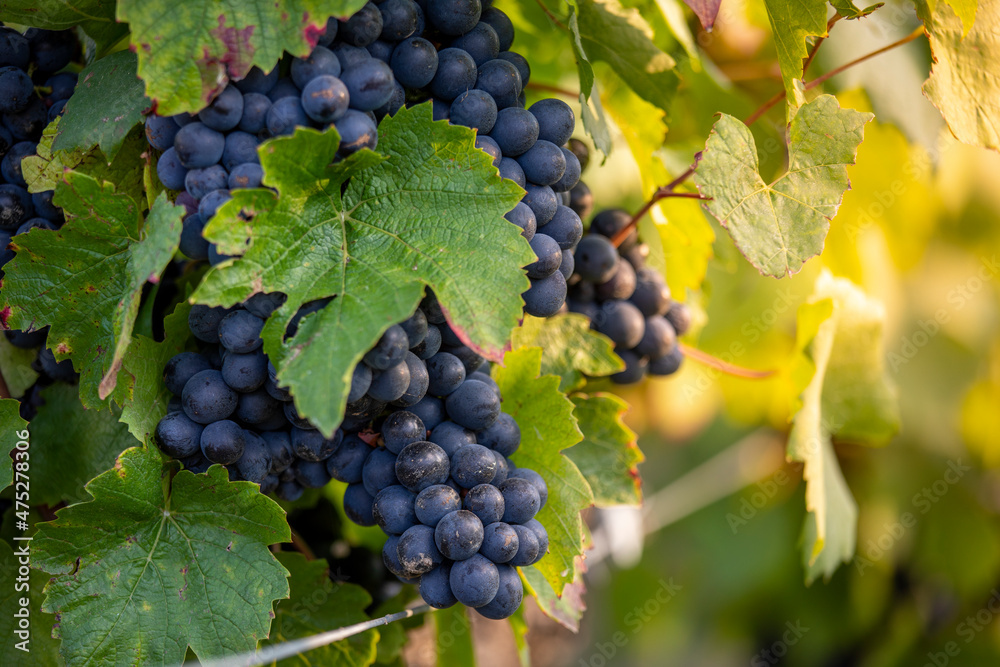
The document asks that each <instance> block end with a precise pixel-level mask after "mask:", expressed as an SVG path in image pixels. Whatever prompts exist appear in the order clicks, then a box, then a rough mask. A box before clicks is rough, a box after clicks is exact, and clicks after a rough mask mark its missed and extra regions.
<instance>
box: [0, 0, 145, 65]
mask: <svg viewBox="0 0 1000 667" xmlns="http://www.w3.org/2000/svg"><path fill="white" fill-rule="evenodd" d="M0 21H3V22H5V23H8V22H9V23H15V24H18V25H30V26H33V27H35V28H44V29H46V30H68V29H70V28H75V27H76V26H80V28H82V29H83V31H84V32H85V33H87V36H88V37H90V38H91V39H92V40H94V42H95V43H96V44H97V47H98V48H97V52H98V55H100V54H102V53H104V52H106V51H107V50H108V49H109V48H111V47H112V46H114V45H115V43H116V42H118V40H120V39H121V38H122V37H124V36H125V35H126V34H127V33H128V26H127V25H125V24H124V23H116V22H115V2H114V0H5V2H4V3H3V4H0Z"/></svg>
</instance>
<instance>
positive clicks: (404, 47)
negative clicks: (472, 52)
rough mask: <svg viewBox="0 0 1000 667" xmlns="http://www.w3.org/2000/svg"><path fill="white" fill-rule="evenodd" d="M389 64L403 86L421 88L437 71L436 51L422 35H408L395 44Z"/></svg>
mask: <svg viewBox="0 0 1000 667" xmlns="http://www.w3.org/2000/svg"><path fill="white" fill-rule="evenodd" d="M473 64H475V63H473ZM389 66H390V67H391V68H392V73H393V75H394V76H395V78H396V81H398V82H399V83H400V84H402V85H403V86H405V87H407V88H423V87H425V86H427V85H428V84H430V82H431V81H432V80H433V79H434V75H435V74H436V73H437V71H438V52H437V49H435V48H434V45H433V44H431V43H430V42H428V41H427V40H426V39H424V38H423V37H410V38H409V39H406V40H404V41H403V42H400V43H399V44H397V45H396V48H395V49H394V50H393V52H392V58H390V59H389Z"/></svg>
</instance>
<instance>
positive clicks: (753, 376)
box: [677, 341, 777, 380]
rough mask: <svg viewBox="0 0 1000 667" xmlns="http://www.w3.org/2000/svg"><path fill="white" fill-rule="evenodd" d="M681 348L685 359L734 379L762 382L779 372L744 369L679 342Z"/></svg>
mask: <svg viewBox="0 0 1000 667" xmlns="http://www.w3.org/2000/svg"><path fill="white" fill-rule="evenodd" d="M677 344H678V345H680V347H681V352H683V353H684V356H685V357H690V358H692V359H694V360H695V361H697V362H699V363H702V364H705V365H706V366H709V367H711V368H714V369H716V370H718V371H721V372H723V373H725V374H726V375H732V376H734V377H740V378H747V379H750V380H761V379H763V378H766V377H771V376H772V375H774V374H775V373H776V372H777V371H774V370H770V371H755V370H753V369H750V368H743V367H742V366H737V365H736V364H731V363H729V362H728V361H723V360H722V359H719V358H718V357H713V356H712V355H711V354H709V353H708V352H703V351H701V350H699V349H698V348H696V347H691V346H690V345H685V344H684V343H681V342H679V341H678V343H677Z"/></svg>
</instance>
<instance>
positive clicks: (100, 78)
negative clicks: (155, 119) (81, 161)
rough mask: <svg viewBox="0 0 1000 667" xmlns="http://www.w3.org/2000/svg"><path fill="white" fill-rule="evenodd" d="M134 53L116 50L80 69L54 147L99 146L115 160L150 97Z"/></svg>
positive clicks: (65, 148)
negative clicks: (137, 66) (137, 71)
mask: <svg viewBox="0 0 1000 667" xmlns="http://www.w3.org/2000/svg"><path fill="white" fill-rule="evenodd" d="M136 63H137V60H136V56H135V54H134V53H132V52H131V51H118V52H116V53H112V54H111V55H109V56H108V57H106V58H101V59H100V60H96V61H94V62H93V63H91V64H90V65H88V66H87V67H86V68H84V70H83V71H82V72H80V82H79V83H78V84H77V86H76V90H74V91H73V96H72V97H71V98H69V102H67V103H66V113H65V115H64V116H62V118H61V119H60V121H59V127H58V130H57V131H56V137H55V141H53V142H52V150H53V151H78V150H89V149H91V148H93V147H94V146H99V147H100V149H101V152H102V153H104V155H105V156H106V157H107V158H108V159H109V160H114V158H115V156H116V155H117V154H118V150H119V149H120V148H121V147H122V144H124V143H125V137H126V136H128V134H129V132H130V131H131V130H132V128H133V127H135V126H136V125H137V124H139V123H141V122H143V116H142V112H143V110H144V109H147V108H149V104H150V103H149V98H147V97H146V94H145V92H144V91H143V85H142V81H141V80H140V79H139V77H138V76H136Z"/></svg>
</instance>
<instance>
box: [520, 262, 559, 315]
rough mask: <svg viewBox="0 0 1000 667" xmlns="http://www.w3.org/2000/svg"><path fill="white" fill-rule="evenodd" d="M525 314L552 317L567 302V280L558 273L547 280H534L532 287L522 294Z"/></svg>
mask: <svg viewBox="0 0 1000 667" xmlns="http://www.w3.org/2000/svg"><path fill="white" fill-rule="evenodd" d="M521 298H523V299H524V312H526V313H528V314H529V315H533V316H534V317H551V316H553V315H555V314H556V313H558V312H559V310H560V309H561V308H562V307H563V304H564V303H565V302H566V278H565V277H563V274H562V273H561V272H559V271H556V272H555V273H553V274H552V275H551V276H548V277H547V278H542V279H540V280H532V281H531V287H530V288H528V290H527V291H526V292H524V293H522V294H521Z"/></svg>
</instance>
